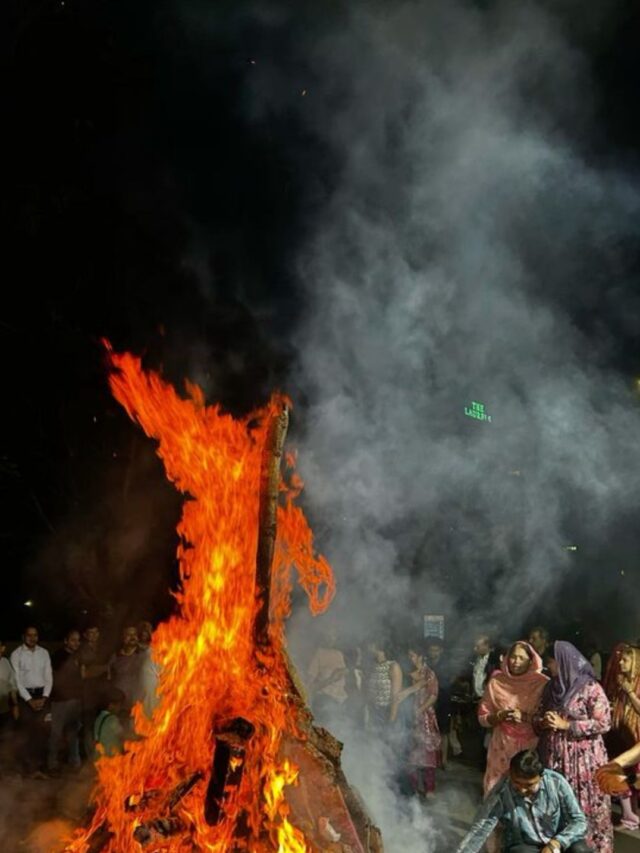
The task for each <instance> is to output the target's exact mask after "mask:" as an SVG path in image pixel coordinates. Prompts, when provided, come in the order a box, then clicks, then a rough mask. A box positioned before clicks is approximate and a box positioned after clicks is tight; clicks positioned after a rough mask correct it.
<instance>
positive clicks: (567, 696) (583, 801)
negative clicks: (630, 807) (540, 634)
mask: <svg viewBox="0 0 640 853" xmlns="http://www.w3.org/2000/svg"><path fill="white" fill-rule="evenodd" d="M547 666H548V667H549V671H550V672H551V675H552V679H551V681H550V682H549V684H548V685H547V687H546V689H545V692H544V696H543V700H542V716H541V718H540V722H539V725H540V727H541V730H542V736H541V738H540V754H541V757H542V760H543V761H544V763H545V765H546V766H547V767H549V768H550V769H551V770H557V771H558V772H559V773H562V775H563V776H564V777H565V778H566V779H567V781H568V782H569V784H570V785H571V787H572V788H573V790H574V792H575V794H576V797H577V798H578V802H579V803H580V807H581V808H582V810H583V812H584V813H585V816H586V818H587V823H588V827H589V832H588V834H587V843H588V844H590V845H591V846H592V847H593V848H594V850H597V851H598V853H613V825H612V823H611V798H610V797H608V796H607V795H606V794H603V793H602V791H601V790H600V788H599V787H598V785H597V782H596V776H595V774H596V770H597V769H598V767H601V766H602V765H603V764H606V763H607V761H608V758H607V751H606V749H605V746H604V741H603V739H602V736H603V734H605V733H606V732H608V731H609V729H610V728H611V710H610V708H609V701H608V699H607V696H606V694H605V692H604V690H603V689H602V687H601V686H600V685H599V684H598V682H597V681H596V678H595V674H594V672H593V668H592V666H591V664H590V663H589V661H588V660H587V659H586V658H585V657H584V656H583V655H581V654H580V652H579V651H578V650H577V649H576V647H575V646H573V645H571V643H566V642H563V641H557V642H556V643H555V644H554V648H553V657H552V658H549V660H548V661H547Z"/></svg>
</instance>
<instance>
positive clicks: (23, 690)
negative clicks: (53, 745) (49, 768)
mask: <svg viewBox="0 0 640 853" xmlns="http://www.w3.org/2000/svg"><path fill="white" fill-rule="evenodd" d="M11 665H12V667H13V669H14V672H15V674H16V685H17V688H18V702H19V705H20V729H21V732H22V744H21V752H22V766H23V771H24V772H25V773H26V774H28V775H31V776H34V777H38V778H43V777H44V774H43V773H42V772H41V770H40V767H41V765H42V763H43V760H44V756H45V750H46V746H47V741H48V727H47V720H46V718H47V716H48V704H49V696H50V694H51V688H52V687H53V675H52V672H51V658H50V657H49V652H48V651H47V650H46V649H43V648H42V646H39V645H38V629H37V628H34V627H33V626H32V625H30V626H29V627H28V628H27V629H26V630H25V632H24V634H23V635H22V645H21V646H18V648H17V649H15V651H14V652H12V654H11Z"/></svg>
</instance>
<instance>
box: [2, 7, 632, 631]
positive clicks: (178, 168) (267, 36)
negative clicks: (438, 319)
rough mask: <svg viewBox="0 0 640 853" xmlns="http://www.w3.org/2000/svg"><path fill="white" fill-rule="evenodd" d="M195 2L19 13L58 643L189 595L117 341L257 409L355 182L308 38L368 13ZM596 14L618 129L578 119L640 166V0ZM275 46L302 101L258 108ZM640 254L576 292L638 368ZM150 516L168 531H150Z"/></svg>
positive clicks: (31, 298) (48, 578)
mask: <svg viewBox="0 0 640 853" xmlns="http://www.w3.org/2000/svg"><path fill="white" fill-rule="evenodd" d="M179 5H180V4H179V2H176V3H159V2H148V0H137V2H136V3H133V4H131V3H125V2H123V0H109V2H107V1H106V0H94V2H89V0H82V2H74V0H64V3H63V2H61V0H58V2H44V3H43V2H36V0H30V2H24V0H21V2H17V0H5V2H4V3H3V5H2V8H1V10H0V33H1V36H0V38H1V40H2V41H1V44H2V101H3V110H2V115H3V126H4V130H3V140H4V146H3V148H4V153H3V155H2V159H1V160H0V163H1V164H2V194H1V196H0V199H1V202H0V204H1V209H2V235H3V238H4V239H3V246H4V251H3V275H2V280H3V287H2V311H1V312H0V342H1V347H2V391H3V398H4V400H5V405H4V417H3V419H2V430H1V433H0V488H1V489H2V496H3V511H2V521H1V522H0V543H1V547H2V565H3V581H2V590H3V594H2V604H1V605H0V612H1V614H2V620H3V621H2V624H3V628H2V629H0V633H1V632H3V631H4V632H5V633H7V634H9V635H11V636H14V637H15V636H17V633H18V630H19V628H20V627H21V626H22V624H23V623H24V619H25V615H26V610H25V608H24V605H23V602H24V601H25V600H27V599H29V600H33V601H34V602H35V607H34V608H33V620H34V621H36V622H37V624H39V625H40V626H41V627H42V629H43V632H44V634H45V635H48V636H51V637H53V636H55V635H56V634H59V632H60V630H61V628H62V626H64V625H65V624H67V623H69V622H72V621H77V620H78V619H80V618H82V616H83V615H85V614H84V613H83V611H89V613H93V612H96V613H98V614H99V616H100V618H101V619H103V620H105V619H107V620H110V621H112V622H114V623H115V622H118V620H120V621H121V620H122V619H124V618H125V617H130V616H135V617H138V618H142V617H144V616H146V615H149V616H153V617H158V616H160V615H162V614H163V613H166V612H167V609H168V608H169V607H170V599H169V598H168V596H167V595H166V589H167V586H168V584H169V583H170V581H171V578H172V571H174V567H172V556H171V555H172V552H173V548H174V544H175V543H174V539H173V529H174V527H175V523H176V521H177V518H178V513H179V500H178V497H177V495H175V494H174V492H173V490H172V489H171V487H169V486H168V485H167V484H164V480H163V477H162V472H161V466H160V463H159V462H157V461H156V460H155V458H154V456H153V448H151V447H150V446H149V445H148V443H147V442H146V441H145V440H144V438H143V437H142V436H141V435H140V434H138V431H137V429H136V428H135V427H134V426H132V425H131V424H129V422H128V420H127V418H126V416H125V415H124V414H123V413H122V412H121V411H120V410H119V407H118V406H117V404H115V403H114V402H113V401H112V400H111V399H110V396H109V393H108V389H107V385H106V379H105V369H104V363H103V356H102V348H101V345H100V340H101V338H103V337H108V338H109V339H110V340H111V341H112V343H113V344H114V346H115V347H116V348H127V349H131V350H133V351H135V352H138V353H142V354H144V356H145V359H146V362H147V363H148V364H149V365H150V366H154V367H162V368H163V370H164V372H165V375H167V376H168V377H169V378H170V379H172V380H173V381H176V382H179V381H180V380H181V379H182V377H184V376H185V375H188V374H190V373H192V372H193V366H194V364H196V363H197V364H198V366H199V367H198V369H199V371H200V375H199V376H195V377H194V378H195V379H197V380H200V381H203V382H204V384H205V386H206V387H207V388H208V390H209V392H210V394H211V395H212V396H215V398H216V399H218V400H220V401H221V402H222V403H223V404H224V405H225V406H226V407H228V408H229V409H230V410H231V411H233V412H238V413H240V412H245V411H247V410H248V409H250V408H252V407H254V406H255V405H257V404H259V403H260V402H262V401H263V400H264V399H265V396H266V395H267V394H268V393H269V392H270V391H271V390H272V389H273V388H275V387H279V386H282V385H283V384H286V377H287V375H288V373H289V371H290V370H291V367H292V362H293V360H294V359H295V353H294V351H293V350H292V348H291V347H290V344H289V343H288V340H289V338H288V333H289V331H290V330H291V329H292V328H293V327H295V324H296V321H297V318H298V316H299V314H300V312H301V310H302V309H303V307H304V306H303V305H302V304H301V301H300V300H301V297H300V295H299V293H298V292H297V290H296V285H295V276H294V275H293V272H292V264H293V262H294V257H295V252H296V248H297V247H298V246H299V245H300V243H301V242H302V241H303V240H304V238H305V235H306V233H307V230H308V228H309V227H310V223H311V219H312V214H313V211H314V209H316V207H317V206H318V205H319V204H321V202H322V200H323V199H324V198H325V197H326V195H327V194H328V193H329V192H330V189H331V187H332V185H333V183H334V182H335V181H336V179H337V176H336V172H335V164H334V163H333V162H332V158H331V156H330V154H329V152H328V151H327V150H325V149H324V148H323V144H322V142H321V140H319V139H317V138H313V137H311V136H309V134H308V131H306V130H305V129H304V128H303V126H302V124H301V123H300V122H299V121H298V118H297V115H298V112H297V111H298V107H299V99H300V98H302V97H307V96H306V95H303V94H302V93H303V92H304V91H306V90H308V91H309V95H308V96H309V97H310V96H311V93H312V92H313V96H314V97H321V96H322V94H323V93H322V81H321V80H317V79H314V78H313V76H312V72H311V71H310V69H308V68H306V67H304V65H301V60H300V55H299V53H298V52H297V51H294V50H293V49H292V46H293V44H294V43H295V40H296V38H297V36H298V35H299V33H301V32H304V33H305V34H306V36H307V37H308V36H309V33H313V32H314V31H316V30H317V31H318V32H320V31H321V30H322V29H323V28H324V27H325V26H326V24H327V20H328V18H330V17H331V18H333V19H334V20H335V19H336V18H337V19H339V16H340V15H341V14H342V13H343V11H344V8H345V7H344V6H343V4H341V3H340V2H332V3H329V4H320V3H300V4H296V11H295V14H294V15H293V16H292V18H291V19H290V20H291V24H290V26H289V27H288V28H287V29H285V30H282V29H278V28H270V27H262V26H261V25H260V22H259V19H257V18H256V17H255V16H252V15H246V16H245V15H244V12H245V11H246V8H248V7H246V6H245V4H243V3H242V2H229V3H224V2H219V3H216V14H217V15H219V20H220V27H219V34H218V36H217V37H216V36H215V35H213V36H212V34H211V33H208V35H207V38H206V39H204V38H203V39H202V41H201V42H199V41H198V39H194V38H193V35H189V36H188V35H187V33H186V32H185V30H184V28H183V25H182V23H181V17H180V15H179V14H178V12H179ZM277 5H278V4H269V6H271V7H273V6H277ZM481 5H485V6H489V5H490V3H488V2H486V0H485V2H484V4H481ZM265 8H266V7H265ZM575 9H576V7H572V6H571V4H569V5H567V7H566V18H565V29H566V32H567V34H568V37H569V38H570V39H573V40H574V41H575V44H576V47H578V48H579V49H580V50H581V51H583V52H584V53H585V55H586V56H587V58H588V61H589V63H590V64H591V73H592V76H593V80H594V85H595V86H596V87H597V90H596V91H595V92H594V102H595V104H596V109H597V112H598V115H597V121H596V122H595V124H596V126H597V128H598V133H597V135H596V136H594V135H593V133H589V135H588V136H585V137H584V138H581V137H580V121H579V120H577V119H576V117H575V116H573V117H572V118H571V120H570V121H569V122H568V126H567V128H564V129H563V130H564V132H566V133H567V134H569V135H573V137H574V142H575V143H576V144H578V145H580V146H581V148H582V150H583V152H584V153H585V155H586V156H587V157H589V158H592V159H593V160H595V161H598V162H604V163H606V162H611V163H621V162H624V163H626V164H628V167H629V168H630V169H632V170H636V169H637V163H638V154H639V153H640V118H639V117H638V110H637V97H638V85H639V84H640V9H639V8H638V6H637V4H635V3H633V2H620V3H612V4H611V9H610V13H609V15H608V17H607V18H606V19H605V20H604V22H602V21H601V22H600V25H599V26H598V27H597V28H596V29H593V28H589V27H588V26H576V22H577V18H576V14H577V13H576V10H575ZM274 56H275V57H278V62H279V63H280V64H281V69H282V73H283V75H284V76H285V77H286V78H289V79H290V81H291V95H290V97H291V109H290V110H287V109H284V110H281V111H280V112H278V113H277V114H275V113H274V114H273V116H270V117H269V118H268V119H267V120H263V121H261V122H260V123H259V124H258V123H251V122H250V121H249V120H248V119H247V117H246V112H245V110H244V94H243V93H244V92H245V89H246V87H247V85H248V84H249V83H250V82H251V76H252V75H253V76H255V75H259V74H260V73H261V58H262V57H269V59H270V61H271V62H273V58H274ZM535 96H536V93H535V81H532V100H535ZM558 97H562V93H558ZM294 105H295V109H294ZM568 114H571V109H570V107H568ZM639 259H640V253H639V247H638V246H635V245H629V246H625V247H622V250H621V251H620V264H622V265H624V267H625V270H624V275H621V276H620V281H624V282H625V285H624V287H625V289H621V286H620V285H619V284H618V283H611V282H608V281H597V277H595V279H596V281H597V284H596V285H593V286H592V287H591V289H590V290H589V292H586V293H585V294H584V298H583V299H582V300H581V301H580V302H579V303H575V302H574V301H573V300H574V291H573V290H572V289H569V288H568V289H567V291H566V292H562V291H561V290H560V291H558V292H556V293H554V297H553V298H554V299H557V300H558V301H560V302H563V301H564V302H565V303H566V305H565V307H569V308H570V309H571V314H572V316H573V318H574V322H575V324H576V325H577V326H578V327H580V328H581V329H583V330H585V331H586V332H587V333H588V334H589V335H591V336H592V339H593V342H594V348H595V349H598V350H600V351H601V353H602V356H601V358H602V359H603V360H604V361H606V362H607V363H608V364H609V365H612V366H614V367H615V369H616V370H618V371H619V372H620V373H621V374H622V375H623V376H625V377H626V378H628V381H629V383H630V384H631V383H632V382H633V380H634V377H635V376H636V375H640V344H639V342H638V337H637V333H638V328H639V322H638V320H639V318H640V307H639V306H640V291H639V289H638V285H639V283H640V282H639V279H638V275H637V271H638V263H639ZM297 403H298V405H299V406H300V407H301V409H302V415H301V416H302V417H303V413H304V400H298V401H297ZM150 492H153V493H154V494H155V495H156V497H155V499H154V503H153V506H150V505H149V499H148V495H149V494H150ZM141 525H142V526H144V527H145V529H146V530H147V531H148V536H147V537H145V538H144V541H138V540H137V539H136V541H135V542H134V544H133V547H130V546H131V541H132V537H133V539H135V531H136V529H137V528H139V527H140V526H141ZM623 526H624V525H623ZM627 529H628V527H625V528H624V531H623V532H621V537H622V536H625V535H627V533H626V532H625V531H627ZM114 543H115V544H114ZM123 554H126V555H127V557H126V560H124V563H126V565H124V564H123V558H122V555H123ZM134 601H135V602H136V603H135V604H133V603H132V602H134ZM86 615H87V616H88V614H86ZM638 633H639V634H640V626H639V630H638Z"/></svg>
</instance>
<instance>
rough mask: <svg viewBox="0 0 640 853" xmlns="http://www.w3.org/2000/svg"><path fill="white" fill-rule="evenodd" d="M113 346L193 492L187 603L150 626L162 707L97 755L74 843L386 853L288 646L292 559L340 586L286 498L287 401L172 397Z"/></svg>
mask: <svg viewBox="0 0 640 853" xmlns="http://www.w3.org/2000/svg"><path fill="white" fill-rule="evenodd" d="M110 360H111V366H112V368H113V372H112V374H111V379H110V381H111V387H112V390H113V392H114V394H115V396H116V397H117V399H118V400H119V401H120V402H121V403H122V404H123V405H124V406H125V408H126V409H127V411H128V412H129V414H130V415H131V416H132V417H133V418H135V419H136V420H137V421H138V422H139V423H140V424H141V426H142V427H143V429H144V430H145V431H146V432H147V434H148V435H150V436H152V437H154V438H156V439H157V440H158V441H159V447H158V454H159V455H160V457H161V458H162V459H163V462H164V464H165V467H166V469H167V475H168V476H169V478H170V479H171V480H172V481H173V482H174V483H176V485H177V487H178V488H180V489H181V490H182V491H184V492H185V493H187V494H188V495H189V496H190V498H192V500H189V501H187V502H186V503H185V511H184V514H183V519H182V521H181V523H180V527H179V534H180V536H181V538H182V541H181V546H180V549H179V554H178V556H179V559H180V562H181V572H182V579H183V589H182V591H181V592H180V593H179V594H178V596H177V598H178V605H179V613H178V615H177V616H176V617H172V620H169V623H166V624H163V625H162V626H160V628H159V630H158V631H157V632H156V635H155V637H154V654H157V656H158V658H157V659H158V661H159V663H160V665H161V667H162V675H161V679H160V703H159V706H158V708H157V709H156V712H154V716H153V718H152V719H151V720H147V719H146V718H145V717H144V715H143V714H142V711H141V710H140V709H137V710H136V727H137V729H138V731H139V734H140V737H139V739H138V740H136V741H133V742H131V743H130V744H129V745H128V749H127V752H126V754H125V755H124V756H118V757H116V758H102V759H100V761H99V762H98V765H97V768H98V777H99V782H98V786H97V789H96V791H95V793H94V799H95V803H94V811H93V814H92V818H91V820H90V821H89V823H88V826H87V827H86V829H84V830H80V831H78V833H77V835H76V837H75V838H74V839H73V840H72V841H71V842H70V844H69V846H68V848H67V850H68V851H69V853H133V851H140V850H144V851H149V853H160V851H166V853H174V851H175V853H177V852H178V851H187V850H189V851H200V850H201V851H205V850H207V851H220V853H222V851H238V853H239V851H245V853H248V851H251V853H268V851H269V853H270V851H274V853H276V851H277V853H303V851H333V853H382V850H383V847H382V839H381V835H380V832H379V830H378V829H377V828H376V827H375V826H374V824H373V823H372V821H371V819H370V818H369V816H368V814H367V810H366V808H365V806H364V804H363V802H362V800H361V799H360V797H359V795H358V794H357V792H356V791H355V790H354V789H353V788H351V787H350V785H349V784H348V782H347V780H346V778H345V775H344V773H343V771H342V769H341V764H340V754H341V750H342V745H341V744H340V743H339V742H338V741H337V740H336V739H335V738H334V737H333V736H332V735H331V734H330V733H329V732H328V731H326V730H325V729H322V728H319V727H316V726H315V725H314V724H313V719H312V715H311V712H310V711H309V708H308V705H307V702H306V699H305V695H304V690H303V688H302V687H301V685H300V683H299V680H298V678H297V675H296V672H295V669H294V667H293V665H292V664H291V662H290V660H289V658H288V655H287V653H286V650H285V647H284V620H285V619H286V616H287V615H288V612H289V607H290V597H289V593H290V581H289V575H290V571H291V567H292V565H294V566H295V568H296V569H297V570H298V573H299V575H300V578H301V583H302V585H303V586H304V587H305V589H306V590H307V592H308V593H309V596H310V601H311V602H312V608H313V606H314V605H315V609H316V610H317V611H320V610H322V609H323V608H324V607H326V606H327V604H328V602H329V600H330V597H331V596H330V595H326V588H327V587H330V588H332V584H333V579H332V575H331V570H330V567H329V566H328V564H327V563H326V561H324V560H323V559H322V558H316V557H315V556H313V551H312V548H311V544H312V537H311V532H310V530H309V528H308V526H307V524H306V520H305V519H304V516H303V514H302V512H301V510H300V509H299V508H298V507H296V506H293V501H292V499H291V498H290V497H289V498H287V496H286V487H285V486H284V484H283V478H282V473H281V460H282V454H283V447H284V441H285V436H286V432H287V426H288V403H287V401H286V400H284V399H283V398H279V397H276V398H274V400H272V402H271V403H270V404H269V406H267V407H266V408H265V409H263V410H261V411H260V412H258V413H254V414H253V415H252V416H251V417H250V418H247V419H245V421H242V422H240V421H235V420H234V419H232V418H230V416H228V415H224V414H222V413H221V412H220V411H219V410H218V409H217V408H215V407H206V406H205V405H204V401H203V399H202V395H201V394H200V392H199V390H198V389H196V388H193V387H188V391H189V394H190V398H189V399H186V400H185V399H182V398H180V397H178V395H177V394H176V393H175V391H174V390H173V388H171V387H170V386H168V385H166V384H165V383H164V382H162V380H160V378H159V377H157V376H155V375H154V374H147V373H145V372H144V371H143V370H142V367H141V365H140V362H139V360H137V359H135V358H133V357H132V356H129V355H126V354H125V355H115V354H113V353H110ZM225 454H226V455H225ZM194 469H198V470H196V471H195V473H194ZM216 489H217V491H216ZM297 491H299V488H298V489H297ZM283 495H284V496H285V503H286V505H285V506H283V502H282V500H281V498H282V496H283ZM234 500H236V501H237V503H236V504H231V503H230V501H234ZM222 502H224V503H222ZM222 508H224V509H222ZM220 513H222V514H223V515H224V514H226V515H225V517H219V516H220ZM243 524H244V525H246V529H244V530H243V529H241V528H242V525H243ZM239 528H240V529H239ZM278 528H280V529H278ZM207 549H208V551H207ZM251 553H253V554H254V555H256V556H254V558H253V561H252V562H253V567H251V566H247V562H248V561H249V556H250V554H251ZM321 588H322V589H324V590H325V598H324V600H323V599H322V594H321V591H320V590H321ZM187 643H191V644H195V645H193V648H195V650H196V654H199V655H200V657H199V661H200V665H199V668H198V670H197V674H198V678H197V680H194V677H193V673H194V670H187V669H186V667H185V663H184V662H185V660H186V658H185V657H184V656H182V657H181V654H182V647H183V645H184V644H187ZM212 655H216V660H215V661H214V662H213V665H212V666H211V664H212V662H211V660H210V657H211V656H212ZM208 666H209V667H210V668H209V669H207V667H208ZM219 669H222V670H223V675H224V677H225V678H226V679H227V681H226V683H225V681H224V678H221V674H220V672H219ZM242 679H244V681H242ZM236 680H238V681H239V682H240V683H238V684H236ZM202 682H204V683H202ZM207 718H208V719H207Z"/></svg>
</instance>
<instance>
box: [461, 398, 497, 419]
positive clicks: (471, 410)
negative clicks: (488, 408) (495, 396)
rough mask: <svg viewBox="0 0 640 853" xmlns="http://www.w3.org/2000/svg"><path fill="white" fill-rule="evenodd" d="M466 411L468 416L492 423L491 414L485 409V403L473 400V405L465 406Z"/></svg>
mask: <svg viewBox="0 0 640 853" xmlns="http://www.w3.org/2000/svg"><path fill="white" fill-rule="evenodd" d="M464 413H465V415H466V416H467V417H468V418H475V419H476V420H477V421H487V423H491V415H488V414H487V413H486V412H485V409H484V403H478V402H477V401H475V400H473V401H472V403H471V406H465V407H464Z"/></svg>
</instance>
